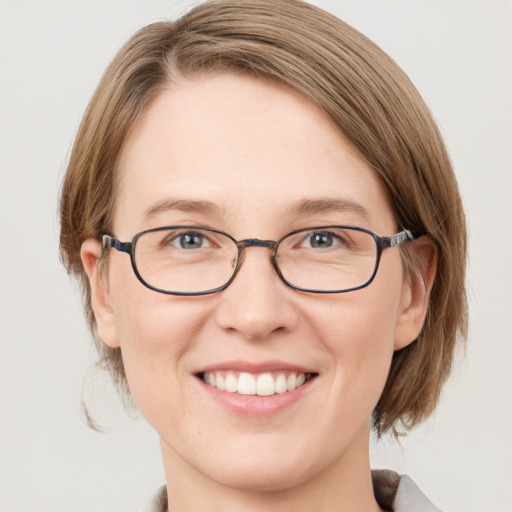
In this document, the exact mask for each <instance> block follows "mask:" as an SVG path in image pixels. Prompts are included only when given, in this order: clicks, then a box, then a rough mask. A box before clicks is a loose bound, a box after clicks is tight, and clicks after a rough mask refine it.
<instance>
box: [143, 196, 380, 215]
mask: <svg viewBox="0 0 512 512" xmlns="http://www.w3.org/2000/svg"><path fill="white" fill-rule="evenodd" d="M169 210H177V211H181V212H186V213H199V214H203V215H213V214H217V215H218V214H219V213H220V211H221V208H220V207H219V206H218V205H216V204H215V203H212V202H210V201H204V200H191V199H177V198H166V199H163V200H161V201H158V202H157V203H155V204H154V205H152V206H150V207H149V208H147V209H146V210H145V212H144V219H145V220H148V219H151V218H152V217H154V216H156V215H158V214H159V213H162V212H166V211H169ZM329 212H349V213H355V214H357V215H359V216H360V217H362V218H363V219H365V220H369V219H370V215H369V213H368V211H367V210H366V209H365V208H364V207H363V206H361V205H360V204H359V203H356V202H354V201H351V200H349V199H334V198H329V199H303V200H301V201H297V202H295V203H293V204H292V205H291V206H289V207H288V208H287V210H286V214H287V215H290V216H305V215H311V214H316V213H329Z"/></svg>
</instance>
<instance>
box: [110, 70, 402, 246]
mask: <svg viewBox="0 0 512 512" xmlns="http://www.w3.org/2000/svg"><path fill="white" fill-rule="evenodd" d="M117 182H118V187H117V197H116V204H115V210H114V227H115V230H116V232H118V233H119V231H120V230H122V231H126V232H127V233H128V232H131V233H132V234H133V233H134V232H136V231H137V230H142V229H147V228H149V227H155V226H156V225H158V224H159V225H162V223H164V224H165V223H167V224H169V223H172V222H174V219H176V216H173V215H174V213H173V205H174V207H175V206H176V205H181V206H183V205H186V206H185V207H184V208H174V210H181V212H183V211H184V210H187V211H188V214H190V215H192V213H193V214H194V215H199V216H200V215H203V216H204V217H205V219H207V220H211V221H212V222H214V221H217V222H224V223H229V222H235V223H238V224H243V223H245V226H244V229H245V228H248V229H249V225H250V226H251V227H250V229H259V227H258V224H261V223H272V222H274V223H275V222H280V221H281V220H282V221H284V220H285V217H284V215H285V213H286V215H287V216H288V217H290V219H288V220H289V221H290V222H292V221H293V219H292V218H291V217H293V215H295V216H297V215H302V216H305V215H307V214H308V212H309V213H310V214H315V215H316V214H317V213H318V210H319V209H320V210H321V209H322V208H318V205H319V204H321V203H322V202H324V203H329V204H330V205H331V206H332V205H334V204H336V205H337V207H339V206H340V205H345V206H347V205H353V206H354V208H352V209H351V208H344V209H345V211H346V213H347V214H350V215H352V218H353V219H354V220H353V222H356V221H357V220H359V221H360V222H359V224H361V223H362V222H366V223H367V224H366V227H370V228H373V229H376V230H379V229H380V230H386V229H392V227H391V225H393V215H392V211H391V207H390V205H389V202H388V199H387V195H386V192H385V190H384V188H383V186H382V184H381V183H380V180H379V179H378V178H377V176H376V174H375V173H374V171H373V170H372V169H371V168H370V167H369V166H368V165H367V164H366V163H365V162H363V161H362V160H361V158H360V157H359V156H358V155H357V153H356V152H355V150H354V149H353V148H352V147H351V146H350V144H349V143H348V142H347V141H346V139H345V138H344V137H343V135H342V133H341V132H340V130H339V129H337V128H336V126H335V125H334V123H332V122H331V121H330V119H329V118H328V117H327V116H326V115H325V114H324V113H323V112H321V111H320V109H319V108H318V107H316V106H315V105H314V104H313V103H312V102H310V101H309V100H307V99H306V98H304V97H303V96H301V95H300V94H298V93H296V92H295V91H293V90H291V89H290V88H288V87H286V86H283V85H279V84H275V83H270V82H266V81H262V80H258V79H255V78H252V77H248V76H239V75H234V74H215V75H205V76H201V77H196V78H195V79H193V80H191V81H189V82H185V83H182V84H180V85H174V86H170V87H169V88H168V89H167V90H165V91H164V92H162V93H161V94H160V95H159V96H158V97H157V98H156V99H155V100H154V101H153V103H152V104H151V105H150V106H149V107H148V108H147V109H146V111H145V112H144V114H143V115H142V116H141V117H140V118H139V120H138V121H137V122H136V124H135V125H134V127H133V129H132V131H131V132H130V134H129V136H128V138H127V140H126V141H125V145H124V148H123V151H122V153H121V155H120V159H119V163H118V169H117ZM313 203H314V204H316V205H317V207H316V208H309V209H308V207H307V205H308V204H309V205H311V204H313ZM199 204H202V205H203V206H205V205H208V208H206V209H205V208H203V211H202V212H201V211H200V210H201V208H195V207H192V205H199ZM304 205H306V207H304ZM328 209H329V208H325V210H328ZM330 209H331V210H336V208H334V207H332V208H330ZM337 209H338V210H343V208H337ZM350 210H352V211H350ZM358 215H359V216H358ZM348 218H350V216H349V217H348ZM176 222H177V220H176ZM386 224H390V226H389V228H388V227H386ZM216 227H219V226H218V225H217V226H216ZM223 227H226V228H228V227H229V226H223ZM235 228H236V226H235ZM251 236H256V233H252V234H251ZM265 236H270V235H269V234H267V235H265Z"/></svg>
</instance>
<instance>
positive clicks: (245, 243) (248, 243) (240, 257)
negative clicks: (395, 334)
mask: <svg viewBox="0 0 512 512" xmlns="http://www.w3.org/2000/svg"><path fill="white" fill-rule="evenodd" d="M333 228H338V229H340V228H341V229H351V230H354V231H360V232H362V233H367V234H368V235H370V236H371V237H372V238H373V239H374V241H375V244H376V247H377V254H376V260H375V267H374V270H373V273H372V275H371V276H370V278H369V279H368V280H367V281H366V282H365V283H363V284H362V285H359V286H354V287H352V288H345V289H341V290H313V289H309V288H302V287H300V286H295V285H294V284H293V283H290V282H289V281H287V280H286V279H285V278H284V276H283V274H282V273H281V270H280V268H279V265H278V263H277V259H276V257H277V250H278V248H279V245H280V244H281V242H282V241H283V240H285V239H286V238H288V237H290V236H293V235H295V234H296V233H300V232H301V231H315V230H322V229H333ZM169 229H200V230H202V231H210V232H212V233H218V234H220V235H223V236H226V237H227V238H229V239H230V240H231V241H232V242H233V243H234V244H235V245H236V247H237V250H238V253H237V260H236V267H235V269H234V271H233V274H232V275H231V277H230V278H229V280H228V281H227V282H226V283H224V284H223V285H222V286H219V287H217V288H212V289H210V290H205V291H202V292H178V291H170V290H164V289H162V288H157V287H155V286H152V285H151V284H149V283H148V282H147V281H145V280H144V278H143V277H142V276H141V275H140V273H139V270H138V268H137V264H136V263H135V246H136V244H137V240H138V239H139V238H140V237H142V236H143V235H145V234H146V233H153V232H156V231H165V230H169ZM425 235H427V233H426V232H424V231H410V230H408V229H404V230H402V231H399V232H398V233H395V234H393V235H389V236H379V235H377V234H376V233H374V232H373V231H371V230H369V229H366V228H361V227H358V226H345V225H329V226H313V227H311V228H301V229H296V230H294V231H291V232H290V233H287V234H286V235H284V236H282V237H281V238H279V239H278V240H260V239H259V238H245V239H243V240H236V239H235V238H233V237H232V236H231V235H230V234H229V233H226V232H225V231H221V230H220V229H215V228H208V227H203V226H189V225H178V226H162V227H158V228H151V229H146V230H144V231H141V232H139V233H137V234H136V235H135V236H134V237H133V238H132V240H131V242H121V241H120V240H118V239H117V238H115V237H113V236H111V235H108V234H103V235H102V237H101V238H102V256H103V254H104V251H106V250H107V249H115V250H116V251H118V252H125V253H127V254H129V255H130V261H131V265H132V269H133V271H134V273H135V275H136V277H137V279H138V280H139V281H140V282H141V283H142V284H143V285H144V286H145V287H146V288H149V289H150V290H153V291H155V292H158V293H163V294H165V295H180V296H198V295H211V294H214V293H218V292H221V291H222V290H225V289H226V288H227V287H228V286H229V285H230V284H231V283H232V282H233V281H234V279H235V277H236V275H237V274H238V272H239V271H240V268H241V267H242V264H243V261H244V255H245V249H246V248H247V247H266V248H268V249H269V250H270V261H271V263H272V266H273V267H274V269H275V271H276V273H277V275H278V276H279V278H280V279H281V281H282V282H283V283H284V284H285V285H286V286H288V287H290V288H292V289H294V290H298V291H301V292H306V293H321V294H325V293H346V292H352V291H355V290H360V289H361V288H366V287H367V286H369V285H370V284H371V283H372V281H373V280H374V279H375V276H376V275H377V271H378V269H379V264H380V260H381V256H382V252H383V251H384V250H385V249H389V248H391V247H395V246H397V245H399V244H401V243H402V242H407V241H414V240H417V239H418V238H420V237H422V236H425Z"/></svg>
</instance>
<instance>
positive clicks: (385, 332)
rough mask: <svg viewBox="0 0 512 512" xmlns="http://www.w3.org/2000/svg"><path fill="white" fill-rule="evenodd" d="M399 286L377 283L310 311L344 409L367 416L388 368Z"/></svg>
mask: <svg viewBox="0 0 512 512" xmlns="http://www.w3.org/2000/svg"><path fill="white" fill-rule="evenodd" d="M384 281H387V282H384ZM400 283H401V281H400V280H396V282H391V281H390V280H387V279H381V280H379V281H378V280H376V281H374V283H372V284H371V285H370V286H369V287H367V288H364V289H362V290H358V291H355V292H351V293H350V294H347V295H345V296H339V297H338V298H334V299H331V300H329V301H328V303H326V302H325V301H324V302H323V303H322V304H318V306H317V308H316V310H315V309H313V308H310V315H311V316H310V319H311V320H310V321H311V322H315V323H316V330H317V332H318V333H321V334H320V336H319V337H320V339H321V340H322V342H323V343H324V344H325V346H326V347H327V348H328V350H329V352H330V355H331V365H332V367H334V368H335V370H334V372H332V374H331V375H332V379H333V382H332V389H333V392H334V393H338V394H339V395H343V396H342V397H339V396H338V397H337V399H340V398H341V400H340V401H341V402H343V403H347V402H346V401H347V399H349V400H350V404H347V405H349V407H354V408H360V407H365V408H367V412H368V413H369V414H370V413H371V411H372V410H373V407H374V406H375V405H376V403H377V401H378V399H379V397H380V394H381V393H382V389H383V387H384V384H385V382H386V379H387V375H388V372H389V367H390V365H391V360H392V356H393V352H394V340H395V327H396V319H397V314H398V310H399V307H400V296H401V289H400ZM374 285H375V286H374ZM319 319H320V320H319Z"/></svg>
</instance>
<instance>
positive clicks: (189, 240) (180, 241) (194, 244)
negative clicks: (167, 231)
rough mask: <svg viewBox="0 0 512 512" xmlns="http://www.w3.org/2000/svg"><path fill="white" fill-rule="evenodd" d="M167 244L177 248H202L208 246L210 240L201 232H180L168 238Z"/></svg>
mask: <svg viewBox="0 0 512 512" xmlns="http://www.w3.org/2000/svg"><path fill="white" fill-rule="evenodd" d="M169 244H170V245H172V246H173V247H176V248H178V249H202V248H204V247H210V241H209V240H208V238H207V237H206V236H205V235H204V234H202V233H198V232H195V231H189V232H187V233H180V234H179V235H176V236H174V237H173V238H172V239H171V240H169Z"/></svg>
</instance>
